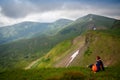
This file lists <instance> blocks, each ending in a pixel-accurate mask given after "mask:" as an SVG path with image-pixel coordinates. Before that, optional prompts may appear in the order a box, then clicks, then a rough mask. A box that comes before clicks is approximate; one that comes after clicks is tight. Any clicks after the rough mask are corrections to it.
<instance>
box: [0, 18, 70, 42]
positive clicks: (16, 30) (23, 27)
mask: <svg viewBox="0 0 120 80" xmlns="http://www.w3.org/2000/svg"><path fill="white" fill-rule="evenodd" d="M71 22H72V20H67V19H59V20H57V21H55V22H53V23H39V22H22V23H18V24H15V25H11V26H6V27H0V37H1V38H0V44H3V43H6V42H11V41H15V40H19V39H24V38H32V37H35V36H39V35H43V34H44V35H48V34H49V35H54V34H55V33H57V31H59V30H60V29H62V28H64V26H65V25H67V24H69V23H71Z"/></svg>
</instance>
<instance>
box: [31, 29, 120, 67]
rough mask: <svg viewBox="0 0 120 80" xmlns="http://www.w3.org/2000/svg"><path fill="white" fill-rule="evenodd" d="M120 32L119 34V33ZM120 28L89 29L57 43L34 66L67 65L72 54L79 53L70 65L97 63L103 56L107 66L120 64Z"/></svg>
mask: <svg viewBox="0 0 120 80" xmlns="http://www.w3.org/2000/svg"><path fill="white" fill-rule="evenodd" d="M118 33H119V34H118ZM119 48H120V29H118V30H96V31H88V32H87V33H85V34H84V35H82V36H79V37H76V38H75V39H71V40H66V41H64V42H62V43H59V44H58V45H56V46H55V47H54V48H53V49H52V50H51V51H50V52H49V53H47V54H46V55H45V56H44V57H42V58H40V59H39V61H38V62H36V64H34V65H33V66H32V68H41V67H67V64H68V63H69V61H70V59H71V56H72V55H73V54H74V53H75V51H77V50H79V54H78V55H77V56H76V57H75V58H74V60H73V61H72V62H71V63H70V64H69V66H84V67H86V66H87V65H89V64H92V63H95V60H96V56H98V55H99V56H101V58H102V60H103V61H104V65H105V66H116V65H119V66H120V59H119V57H120V54H119V53H120V49H119Z"/></svg>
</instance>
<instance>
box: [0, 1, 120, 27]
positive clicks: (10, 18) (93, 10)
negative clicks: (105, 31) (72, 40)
mask: <svg viewBox="0 0 120 80" xmlns="http://www.w3.org/2000/svg"><path fill="white" fill-rule="evenodd" d="M87 14H97V15H103V16H107V17H111V18H115V19H120V0H0V26H6V25H12V24H16V23H20V22H23V21H34V22H53V21H55V20H57V19H60V18H66V19H71V20H76V19H77V18H79V17H82V16H85V15H87Z"/></svg>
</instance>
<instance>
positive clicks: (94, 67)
mask: <svg viewBox="0 0 120 80" xmlns="http://www.w3.org/2000/svg"><path fill="white" fill-rule="evenodd" d="M88 67H89V68H91V70H92V71H93V72H99V71H104V70H105V69H104V65H103V62H102V60H101V58H100V57H99V56H97V57H96V63H95V64H90V65H89V66H88Z"/></svg>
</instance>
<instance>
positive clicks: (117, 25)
mask: <svg viewBox="0 0 120 80" xmlns="http://www.w3.org/2000/svg"><path fill="white" fill-rule="evenodd" d="M119 28H120V20H116V21H114V23H113V26H112V29H119Z"/></svg>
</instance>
